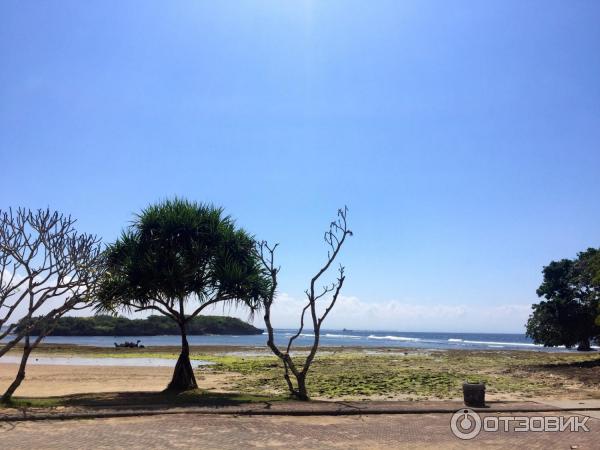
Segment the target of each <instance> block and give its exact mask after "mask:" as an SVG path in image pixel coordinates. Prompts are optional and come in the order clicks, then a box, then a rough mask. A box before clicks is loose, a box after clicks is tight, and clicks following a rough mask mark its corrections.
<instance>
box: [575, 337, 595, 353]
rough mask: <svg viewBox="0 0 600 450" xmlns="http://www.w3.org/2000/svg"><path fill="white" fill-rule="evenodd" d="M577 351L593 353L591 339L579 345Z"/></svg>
mask: <svg viewBox="0 0 600 450" xmlns="http://www.w3.org/2000/svg"><path fill="white" fill-rule="evenodd" d="M577 351H578V352H591V351H592V347H591V345H590V340H589V339H584V340H582V341H581V342H580V343H579V345H578V346H577Z"/></svg>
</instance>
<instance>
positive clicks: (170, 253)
mask: <svg viewBox="0 0 600 450" xmlns="http://www.w3.org/2000/svg"><path fill="white" fill-rule="evenodd" d="M254 245H255V242H254V239H253V238H252V236H250V235H249V234H248V233H247V232H246V231H244V230H243V229H240V228H237V227H236V226H235V223H234V221H233V220H232V219H231V217H229V216H226V215H224V213H223V209H222V208H217V207H214V206H212V205H207V204H202V203H196V202H190V201H187V200H183V199H173V200H166V201H164V202H161V203H158V204H155V205H151V206H149V207H147V208H146V209H144V210H143V211H142V212H141V213H140V214H139V215H137V216H136V218H135V220H134V221H133V223H132V224H131V226H130V227H129V228H128V229H126V230H125V231H124V232H123V233H122V235H121V237H120V238H119V239H118V240H117V241H116V242H115V243H113V244H112V245H110V246H108V248H107V249H106V252H105V257H106V258H105V260H106V270H105V275H104V277H103V279H102V282H101V286H100V293H99V297H98V310H100V311H110V312H116V311H117V310H130V311H143V310H154V311H159V312H161V313H162V314H164V315H166V316H167V317H170V318H172V319H173V320H175V321H176V322H177V323H178V325H179V328H180V330H181V336H182V354H181V356H180V359H179V360H178V363H177V366H176V368H175V373H174V375H173V380H172V381H171V384H170V385H169V388H172V389H188V388H195V387H197V386H196V380H195V378H194V374H193V372H192V370H191V365H190V363H189V346H188V344H187V337H186V323H187V322H188V321H189V320H190V319H191V318H193V317H195V316H197V315H198V314H199V313H200V312H201V311H202V310H203V309H204V308H205V307H207V306H208V305H211V304H215V303H219V302H229V303H231V304H234V305H236V306H239V305H242V306H246V307H248V308H249V310H250V313H253V312H254V311H255V310H256V309H257V308H258V307H259V306H260V304H261V299H262V298H263V295H264V293H265V292H266V289H268V283H269V282H268V279H267V278H266V277H264V274H263V272H262V269H261V266H260V265H259V263H258V260H257V257H256V253H255V251H254ZM186 307H189V309H190V311H189V312H186ZM180 366H181V367H180Z"/></svg>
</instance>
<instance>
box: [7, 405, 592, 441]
mask: <svg viewBox="0 0 600 450" xmlns="http://www.w3.org/2000/svg"><path fill="white" fill-rule="evenodd" d="M547 414H556V413H547ZM580 414H581V413H580ZM522 415H525V414H522ZM527 415H531V413H530V414H527ZM450 416H451V415H450V414H408V415H373V416H369V415H365V416H341V417H340V416H338V417H331V416H312V417H286V416H231V415H228V416H220V415H200V414H185V415H164V416H151V417H128V418H113V419H94V420H70V421H41V422H14V423H2V424H0V448H2V449H15V450H16V449H102V448H127V449H128V450H132V449H146V450H148V449H155V448H161V449H164V448H202V449H235V450H240V449H246V448H286V449H297V448H306V449H328V448H343V449H368V448H382V449H392V448H393V449H397V448H415V447H418V448H474V449H479V448H515V447H522V448H528V449H536V448H539V449H550V448H565V449H570V448H579V449H584V448H598V442H599V441H600V420H598V419H590V420H589V421H588V426H589V428H590V430H591V431H590V432H589V433H583V432H579V433H570V432H562V433H515V432H509V433H482V434H480V435H479V436H478V437H476V438H475V439H473V440H471V441H460V440H459V439H457V438H456V437H454V436H453V435H452V434H451V432H450V427H449V422H450Z"/></svg>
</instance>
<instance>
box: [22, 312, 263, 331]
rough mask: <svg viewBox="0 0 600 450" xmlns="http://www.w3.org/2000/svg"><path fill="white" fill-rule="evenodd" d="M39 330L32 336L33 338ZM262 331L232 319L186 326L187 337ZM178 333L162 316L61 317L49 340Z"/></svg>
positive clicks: (198, 321)
mask: <svg viewBox="0 0 600 450" xmlns="http://www.w3.org/2000/svg"><path fill="white" fill-rule="evenodd" d="M38 332H39V330H36V329H35V328H34V329H33V331H32V332H31V334H32V335H33V336H35V335H36V334H37V333H38ZM262 332H263V330H261V329H260V328H256V327H254V326H252V325H250V324H249V323H246V322H244V321H242V320H240V319H236V318H234V317H223V316H197V317H194V318H193V319H192V320H191V321H190V322H188V324H187V334H188V335H190V336H198V335H207V334H238V335H248V334H262ZM179 333H180V331H179V328H178V326H177V324H176V323H175V322H174V321H173V320H171V319H169V318H168V317H163V316H150V317H148V318H147V319H127V318H126V317H113V316H108V315H98V316H92V317H62V318H60V319H59V320H58V323H57V325H56V328H54V331H53V332H52V333H51V334H49V336H160V335H169V334H175V335H179Z"/></svg>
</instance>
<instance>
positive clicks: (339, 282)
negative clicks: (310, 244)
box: [258, 207, 352, 400]
mask: <svg viewBox="0 0 600 450" xmlns="http://www.w3.org/2000/svg"><path fill="white" fill-rule="evenodd" d="M347 213H348V208H346V207H344V209H340V210H338V214H337V215H338V217H337V219H336V220H335V221H333V222H331V224H330V226H329V230H328V231H327V232H325V237H324V239H325V242H326V243H327V245H328V246H329V247H330V249H329V251H328V252H327V261H326V262H325V264H324V265H323V266H322V267H321V268H320V269H319V271H318V272H317V273H316V275H315V276H314V277H312V279H311V280H310V287H309V288H308V289H307V290H306V291H305V294H306V299H307V303H306V305H305V306H304V308H303V309H302V313H301V315H300V326H299V328H298V331H297V333H295V334H294V335H293V336H291V337H290V339H289V340H288V343H287V346H285V348H283V347H282V348H280V346H278V345H277V344H276V343H275V339H274V332H273V324H272V323H271V307H272V306H273V300H274V298H275V293H276V291H277V274H278V273H279V271H280V269H281V268H280V267H278V266H276V265H275V250H276V249H277V246H278V244H275V245H273V246H269V244H268V243H267V242H266V241H262V242H260V243H258V253H259V257H260V259H261V261H262V264H263V266H264V268H265V269H266V271H267V273H268V274H269V275H270V277H271V286H270V290H269V293H268V295H267V297H266V299H265V300H264V307H265V325H266V327H267V333H268V340H267V345H268V346H269V348H270V349H271V351H272V352H273V353H274V354H275V355H276V356H277V357H278V358H279V359H280V360H281V361H282V362H283V367H284V378H285V381H286V383H287V386H288V389H289V391H290V394H291V395H292V396H294V397H296V398H297V399H299V400H309V397H308V391H307V389H306V376H307V374H308V371H309V370H310V366H311V364H312V362H313V360H314V358H315V355H316V354H317V350H318V348H319V340H320V337H321V326H322V325H323V322H324V320H325V318H326V317H327V315H328V314H329V313H330V312H331V310H332V309H333V307H334V306H335V303H336V301H337V299H338V296H339V294H340V291H341V289H342V286H343V285H344V280H345V279H346V276H345V275H344V266H342V265H340V266H339V268H338V275H337V278H336V280H335V281H334V282H333V283H331V284H329V285H325V286H323V287H322V288H321V289H317V288H316V285H317V284H319V281H320V280H321V277H322V276H323V275H325V273H326V272H327V271H328V269H329V268H330V267H331V265H332V264H333V262H334V261H335V259H336V257H337V255H338V253H339V251H340V249H341V248H342V246H343V245H344V242H345V241H346V238H347V237H348V236H352V231H350V230H349V229H348V225H347V222H346V215H347ZM319 301H321V303H324V305H323V306H324V308H323V307H321V311H322V312H320V313H319V312H318V307H317V302H319ZM307 311H309V314H310V319H311V321H312V327H313V330H314V335H313V336H314V337H313V342H312V345H311V346H310V349H309V352H308V356H307V357H306V359H304V360H302V359H301V358H298V357H297V358H292V355H291V350H292V346H293V344H294V341H295V340H296V339H297V338H298V337H299V336H300V335H301V334H302V331H303V330H304V319H305V316H306V312H307ZM290 374H291V375H293V377H294V378H295V384H294V381H293V380H292V378H291V376H290Z"/></svg>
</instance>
